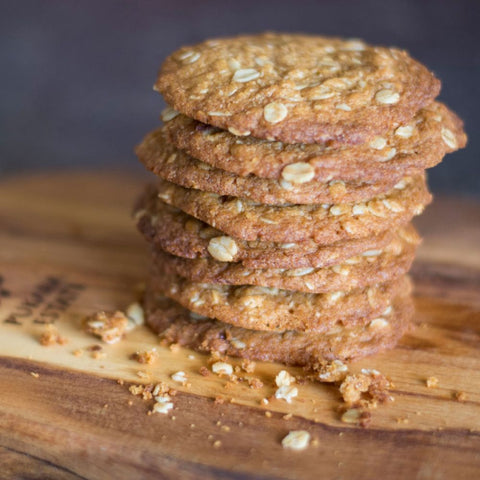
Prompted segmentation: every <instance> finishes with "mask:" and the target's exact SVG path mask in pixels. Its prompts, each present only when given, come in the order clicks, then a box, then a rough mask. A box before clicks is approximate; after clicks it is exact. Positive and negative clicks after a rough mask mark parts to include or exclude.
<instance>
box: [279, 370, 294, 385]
mask: <svg viewBox="0 0 480 480" xmlns="http://www.w3.org/2000/svg"><path fill="white" fill-rule="evenodd" d="M294 382H295V377H294V376H293V375H290V373H288V372H287V371H286V370H281V371H280V372H279V373H278V375H277V376H276V377H275V384H276V385H277V387H284V386H289V385H291V384H292V383H294Z"/></svg>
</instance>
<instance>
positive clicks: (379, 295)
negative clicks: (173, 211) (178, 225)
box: [150, 266, 411, 332]
mask: <svg viewBox="0 0 480 480" xmlns="http://www.w3.org/2000/svg"><path fill="white" fill-rule="evenodd" d="M150 282H151V288H152V289H154V290H155V291H156V292H158V293H161V294H163V295H165V296H167V297H169V298H171V299H173V300H175V301H176V302H178V303H180V304H181V305H182V306H184V307H185V308H188V309H189V310H191V311H193V312H195V313H197V314H199V315H202V316H206V317H209V318H216V319H217V320H220V321H221V322H224V323H229V324H232V325H235V326H239V327H243V328H250V329H254V330H273V331H286V330H299V331H316V332H326V331H334V330H335V329H337V328H338V327H339V326H340V327H341V326H344V325H355V324H357V323H359V322H363V323H365V322H368V321H370V320H372V319H374V318H375V317H380V316H381V313H382V312H383V311H384V310H385V309H386V308H387V307H388V306H389V305H390V303H391V301H392V299H393V298H394V297H395V296H396V295H397V294H398V292H400V291H410V289H411V285H410V281H409V280H408V278H407V277H402V278H400V279H399V280H395V281H392V282H387V283H384V284H377V285H372V286H369V287H366V288H363V289H358V290H352V291H349V292H347V291H339V292H329V293H324V294H321V293H305V292H297V291H292V290H281V289H278V288H273V287H258V286H257V287H252V286H249V285H243V286H242V285H240V286H231V285H213V284H206V283H195V282H191V281H189V280H187V279H184V278H182V277H179V276H176V275H168V274H166V273H165V271H164V269H163V268H162V267H161V266H156V268H154V269H153V270H152V275H151V279H150Z"/></svg>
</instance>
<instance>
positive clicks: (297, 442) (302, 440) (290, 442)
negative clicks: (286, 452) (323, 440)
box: [282, 430, 310, 450]
mask: <svg viewBox="0 0 480 480" xmlns="http://www.w3.org/2000/svg"><path fill="white" fill-rule="evenodd" d="M309 443H310V434H309V433H308V432H307V431H305V430H292V431H291V432H289V434H288V435H287V436H286V437H285V438H284V439H283V440H282V447H283V448H289V449H292V450H304V449H305V448H307V447H308V444H309Z"/></svg>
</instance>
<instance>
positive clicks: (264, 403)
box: [260, 398, 270, 405]
mask: <svg viewBox="0 0 480 480" xmlns="http://www.w3.org/2000/svg"><path fill="white" fill-rule="evenodd" d="M260 403H261V404H262V405H268V404H269V403H270V402H269V401H268V399H267V398H262V399H261V400H260Z"/></svg>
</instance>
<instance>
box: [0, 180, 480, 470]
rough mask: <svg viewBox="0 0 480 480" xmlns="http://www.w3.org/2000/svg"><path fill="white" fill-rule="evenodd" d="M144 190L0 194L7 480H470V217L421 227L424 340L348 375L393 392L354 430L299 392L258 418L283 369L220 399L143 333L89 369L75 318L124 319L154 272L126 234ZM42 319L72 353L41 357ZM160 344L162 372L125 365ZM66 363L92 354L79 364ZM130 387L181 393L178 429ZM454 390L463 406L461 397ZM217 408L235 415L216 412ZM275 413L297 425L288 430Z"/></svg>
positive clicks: (324, 394)
mask: <svg viewBox="0 0 480 480" xmlns="http://www.w3.org/2000/svg"><path fill="white" fill-rule="evenodd" d="M143 182H144V179H139V178H132V177H129V176H128V175H125V174H110V175H107V174H102V173H97V174H71V173H70V174H63V175H62V174H56V175H38V176H32V177H25V178H18V179H9V180H6V181H4V182H3V184H1V189H0V276H1V280H2V281H1V283H0V355H1V357H0V392H1V394H0V465H2V469H3V470H2V473H1V475H0V477H1V478H29V479H30V478H55V479H56V478H62V479H63V478H65V479H71V478H72V479H73V478H88V479H97V478H119V479H123V478H125V479H132V478H192V479H193V478H346V479H348V478H356V479H357V478H358V479H362V478H365V479H371V478H378V476H379V475H380V474H381V475H382V476H383V478H419V479H430V478H431V479H442V478H445V479H447V478H456V479H461V478H469V479H472V478H476V476H478V472H479V470H480V206H479V205H478V204H475V203H474V202H472V201H465V200H458V199H457V200H456V199H441V198H440V199H436V201H435V203H434V205H433V206H432V207H430V208H429V209H428V210H427V212H426V213H425V214H424V215H423V217H422V218H421V221H420V222H419V226H420V227H421V230H422V233H424V234H425V237H426V239H425V242H424V244H423V246H422V247H421V250H420V252H419V256H418V260H417V261H416V264H415V267H414V276H415V279H416V291H417V310H418V312H417V316H416V322H417V323H418V324H419V327H418V328H417V329H416V331H415V332H414V333H413V334H412V335H410V336H409V337H407V338H405V339H404V341H402V343H401V345H400V346H399V347H398V348H397V349H395V350H394V351H392V352H388V353H385V354H382V355H378V356H375V357H372V358H369V359H365V360H362V361H360V362H357V363H356V364H354V365H353V366H352V368H353V369H360V368H362V367H372V368H377V369H379V370H381V371H382V373H385V374H386V375H388V376H390V377H391V378H392V379H393V381H394V383H395V385H396V387H395V391H394V396H395V402H394V403H392V404H389V405H386V406H381V407H380V408H379V409H377V410H374V411H372V422H371V424H370V426H369V428H368V429H362V428H359V427H354V426H350V425H347V424H344V423H341V422H340V421H339V415H338V413H337V410H336V409H337V407H338V405H339V404H340V401H339V395H338V392H337V391H336V389H335V388H334V387H332V386H328V385H322V384H312V383H308V384H304V385H300V386H299V396H298V397H297V399H295V400H294V401H293V403H292V404H291V405H287V404H286V403H285V402H283V401H280V400H276V401H273V402H271V403H270V404H269V405H268V406H267V407H265V406H262V405H260V403H259V402H260V399H261V398H263V397H269V396H270V395H271V394H272V393H273V391H274V386H273V378H274V376H275V374H276V372H278V371H279V370H280V369H281V366H279V365H274V364H258V365H257V369H256V371H255V376H257V377H259V378H261V379H262V380H263V382H264V387H263V388H262V389H259V390H251V389H249V388H248V387H245V386H243V385H234V386H233V387H231V388H227V389H226V388H225V383H226V382H225V380H223V379H220V378H218V377H216V376H214V375H210V376H208V377H202V376H201V375H199V373H198V369H199V367H200V366H201V365H204V364H205V357H203V356H202V355H199V354H197V353H194V354H193V355H194V358H193V359H192V358H189V356H191V354H192V352H188V351H186V350H181V351H179V352H177V353H172V352H171V351H170V350H168V349H164V348H162V347H160V346H159V345H158V340H157V338H156V337H155V336H154V335H153V334H152V333H151V332H149V331H148V330H147V329H146V328H139V329H137V330H135V331H133V332H131V333H130V334H128V336H127V338H126V339H125V340H123V341H122V342H120V343H119V344H115V345H109V346H106V347H105V348H104V351H105V353H106V357H105V358H101V359H97V360H95V359H93V358H92V357H91V355H90V354H89V352H88V351H86V350H85V348H86V347H88V346H90V345H93V344H97V343H98V342H97V341H96V339H94V338H93V337H90V336H88V335H86V334H85V333H83V332H82V330H81V329H80V320H81V318H82V316H83V315H85V314H86V313H90V312H93V311H96V310H98V309H114V308H120V309H121V308H125V306H127V305H128V304H129V303H130V302H132V301H133V300H134V299H135V293H134V291H135V287H136V285H137V284H138V282H140V281H141V280H142V278H143V277H144V275H145V272H146V268H147V260H148V255H147V249H146V246H145V245H144V243H143V241H142V239H141V238H140V236H139V235H138V234H137V232H136V231H135V229H134V227H133V223H132V221H131V220H130V218H129V211H130V207H131V204H132V201H133V198H134V197H135V195H137V194H138V193H139V191H140V190H141V188H142V184H143ZM46 321H54V323H55V325H56V326H57V327H58V330H59V331H60V333H61V334H62V335H64V336H65V337H67V338H68V339H69V343H68V344H67V345H64V346H60V345H59V346H52V347H42V346H41V345H40V344H39V342H38V338H39V335H40V334H41V333H42V331H43V330H44V329H45V325H44V323H42V322H46ZM153 346H155V347H156V348H157V351H158V353H159V360H158V362H157V363H155V364H154V365H151V366H143V365H140V364H138V363H137V362H135V361H133V360H130V359H129V356H130V354H131V353H133V352H135V351H137V350H145V349H149V348H152V347H153ZM76 349H83V350H84V354H83V355H82V356H80V357H77V356H75V355H73V353H72V352H73V351H75V350H76ZM178 370H184V371H185V372H186V373H187V375H188V377H189V383H190V384H191V386H190V388H186V387H182V386H180V385H178V384H175V383H174V382H173V381H172V380H171V379H170V375H171V374H172V373H173V372H175V371H178ZM289 370H290V371H292V373H295V372H296V370H295V369H289ZM138 371H142V372H144V374H146V375H148V378H147V380H148V381H152V382H153V381H156V380H162V381H166V382H168V383H170V384H171V385H172V386H175V388H177V389H178V390H179V391H180V393H179V394H178V395H177V396H176V397H175V399H174V404H175V408H174V410H173V411H172V412H171V414H170V415H168V416H163V415H152V416H148V415H147V411H148V410H149V409H150V408H151V403H149V402H144V401H142V400H141V399H139V398H137V397H133V396H132V395H131V394H130V393H129V392H128V389H127V385H123V386H122V385H119V384H118V383H117V382H116V379H119V378H121V379H124V380H126V381H130V382H135V383H141V382H145V381H146V380H142V379H140V378H139V377H138V373H137V372H138ZM31 372H34V373H35V374H38V376H35V377H34V376H32V375H31ZM430 376H436V377H437V378H438V379H439V387H438V388H436V389H428V388H426V386H425V380H426V378H428V377H430ZM460 391H461V392H465V394H466V400H465V401H464V402H458V401H456V400H455V399H454V395H455V393H456V392H460ZM219 394H220V395H222V396H224V397H225V398H227V399H230V398H233V400H234V402H235V403H233V404H232V403H225V404H224V405H217V404H214V402H213V398H214V397H215V396H216V395H219ZM130 401H133V403H132V405H129V404H128V402H130ZM106 405H107V406H106ZM267 409H268V410H269V411H271V412H273V415H272V417H271V418H267V417H266V416H265V410H267ZM285 413H292V414H293V418H291V419H289V420H285V419H283V415H284V414H285ZM172 417H175V420H173V419H172ZM218 422H220V424H218V425H217V423H218ZM192 424H194V425H195V426H194V427H192V426H191V425H192ZM223 425H226V426H228V427H229V428H230V430H229V431H226V430H228V429H222V426H223ZM295 429H304V430H308V431H309V432H310V433H311V434H312V437H313V438H315V439H316V440H317V441H318V444H317V445H316V446H311V447H310V448H309V449H307V450H305V451H302V452H291V451H286V450H283V449H282V447H281V444H280V441H281V439H282V437H283V436H284V435H286V434H287V433H288V431H290V430H295ZM216 440H220V441H221V446H220V447H219V448H214V447H213V443H214V442H215V441H216Z"/></svg>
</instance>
